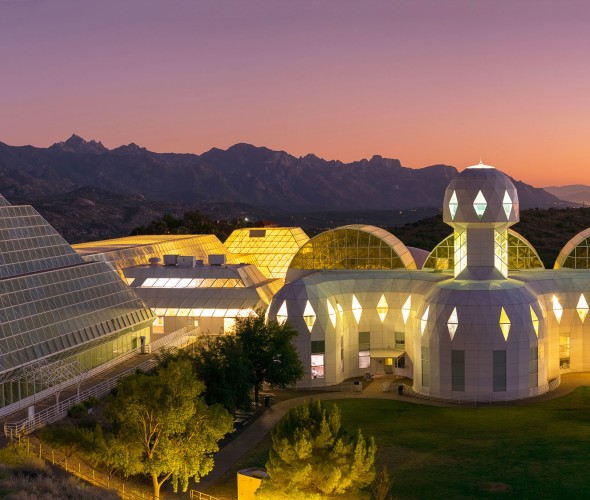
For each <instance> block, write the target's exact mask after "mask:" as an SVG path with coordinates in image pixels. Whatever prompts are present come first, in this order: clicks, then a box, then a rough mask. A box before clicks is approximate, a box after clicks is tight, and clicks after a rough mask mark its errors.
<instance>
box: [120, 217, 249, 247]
mask: <svg viewBox="0 0 590 500" xmlns="http://www.w3.org/2000/svg"><path fill="white" fill-rule="evenodd" d="M256 225H257V223H253V222H247V221H245V220H244V219H238V218H234V219H230V220H212V219H210V218H209V217H207V216H206V215H203V214H201V212H198V211H196V210H195V211H191V212H185V214H184V215H183V216H182V217H176V216H175V215H172V214H164V215H163V216H162V217H161V218H159V219H156V220H153V221H152V222H150V223H149V224H148V225H147V226H140V227H136V228H135V229H133V230H132V231H131V235H132V236H134V235H140V234H214V235H215V236H217V237H218V238H219V239H220V240H221V241H225V239H227V237H228V236H229V235H230V234H231V232H232V231H233V230H234V229H238V228H242V227H255V226H256Z"/></svg>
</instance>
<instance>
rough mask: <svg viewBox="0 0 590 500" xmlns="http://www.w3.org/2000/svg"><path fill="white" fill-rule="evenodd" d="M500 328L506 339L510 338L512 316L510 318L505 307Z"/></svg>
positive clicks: (501, 313) (502, 311)
mask: <svg viewBox="0 0 590 500" xmlns="http://www.w3.org/2000/svg"><path fill="white" fill-rule="evenodd" d="M500 329H501V330H502V335H504V340H508V334H509V333H510V318H508V314H506V311H505V310H504V308H502V310H501V311H500Z"/></svg>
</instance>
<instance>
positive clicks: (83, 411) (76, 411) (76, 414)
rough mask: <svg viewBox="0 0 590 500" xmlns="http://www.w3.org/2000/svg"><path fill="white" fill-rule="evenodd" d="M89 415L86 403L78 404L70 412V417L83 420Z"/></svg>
mask: <svg viewBox="0 0 590 500" xmlns="http://www.w3.org/2000/svg"><path fill="white" fill-rule="evenodd" d="M87 414H88V408H87V407H86V405H85V404H84V403H78V404H77V405H74V406H72V407H71V408H70V409H69V410H68V416H69V417H72V418H82V417H83V416H84V415H87Z"/></svg>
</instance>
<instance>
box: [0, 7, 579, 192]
mask: <svg viewBox="0 0 590 500" xmlns="http://www.w3.org/2000/svg"><path fill="white" fill-rule="evenodd" d="M588 25H590V4H589V3H588V2H585V1H578V0H572V1H569V2H567V3H564V2H559V1H547V0H540V1H539V0H537V1H529V0H527V1H525V0H514V1H511V2H495V1H492V0H480V1H478V2H472V1H469V0H452V1H448V2H439V1H435V0H430V1H423V2H420V1H417V2H410V1H386V0H383V1H378V0H372V1H368V2H358V1H353V0H322V1H312V0H301V1H298V2H288V1H285V0H250V1H248V2H241V1H237V0H225V1H201V2H195V1H191V0H172V1H169V2H162V1H158V0H141V1H140V0H126V1H125V2H119V1H115V0H103V1H101V2H80V1H75V0H52V1H51V2H50V1H48V0H0V62H1V63H2V66H1V68H2V78H1V79H0V117H1V118H0V141H1V142H4V143H7V144H11V145H25V144H32V145H35V146H39V147H46V146H49V145H50V144H52V143H54V142H59V141H63V140H65V139H67V138H68V137H69V136H70V135H71V134H72V133H76V134H78V135H80V136H82V137H84V138H85V139H87V140H90V139H95V140H97V141H101V142H103V144H105V146H107V147H109V148H114V147H117V146H120V145H122V144H128V143H130V142H135V143H137V144H139V145H141V146H144V147H147V148H148V149H150V150H152V151H157V152H178V153H184V152H186V153H197V154H200V153H202V152H204V151H207V150H209V149H211V148H212V147H220V148H223V149H225V148H227V147H229V146H231V145H233V144H235V143H238V142H247V143H251V144H254V145H257V146H266V147H268V148H270V149H275V150H284V151H287V152H288V153H291V154H293V155H295V156H303V155H305V154H308V153H313V154H316V155H317V156H320V157H322V158H326V159H338V160H342V161H347V162H348V161H354V160H358V159H361V158H370V157H371V156H373V155H374V154H379V155H382V156H384V157H389V158H397V159H399V160H400V161H401V163H402V164H403V165H404V166H407V167H414V168H417V167H423V166H427V165H432V164H438V163H444V164H448V165H453V166H455V167H457V168H459V169H460V170H461V169H463V168H464V167H466V166H468V165H472V164H474V163H477V162H478V161H479V159H480V158H481V159H483V161H484V163H486V164H489V165H494V166H496V167H497V168H500V169H502V170H503V171H505V172H506V173H508V174H509V175H511V176H512V177H514V178H516V179H519V180H524V181H525V182H528V183H531V184H533V185H535V186H549V185H565V184H590V160H589V152H590V142H589V140H588V139H589V138H590V92H588V89H590V64H588V63H589V61H588V54H590V30H588V29H587V26H588Z"/></svg>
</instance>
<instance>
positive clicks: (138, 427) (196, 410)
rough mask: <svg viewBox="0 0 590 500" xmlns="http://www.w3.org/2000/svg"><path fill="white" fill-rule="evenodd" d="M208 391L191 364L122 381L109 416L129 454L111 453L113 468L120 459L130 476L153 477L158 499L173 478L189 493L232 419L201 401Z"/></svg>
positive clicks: (181, 362)
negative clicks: (161, 490) (167, 482)
mask: <svg viewBox="0 0 590 500" xmlns="http://www.w3.org/2000/svg"><path fill="white" fill-rule="evenodd" d="M203 390H204V385H203V383H202V382H201V381H199V380H196V379H195V377H194V375H193V371H192V368H191V364H190V361H188V360H178V361H172V362H170V363H168V364H167V366H165V367H162V368H161V369H160V370H158V372H157V373H156V374H155V375H145V374H141V373H139V374H136V375H134V376H131V377H127V378H124V379H121V380H120V381H119V383H118V384H117V392H116V395H115V396H114V397H113V398H112V399H111V400H110V401H109V402H108V404H107V408H106V415H107V417H108V418H109V419H110V420H111V421H112V422H113V423H114V427H115V430H116V432H115V434H116V437H117V439H118V440H119V442H120V443H122V444H124V446H125V448H126V449H127V453H123V454H121V453H118V452H117V453H113V454H111V455H110V456H109V460H110V466H111V467H113V466H114V465H115V464H113V462H112V461H113V460H114V461H117V457H120V460H121V461H122V462H123V463H122V464H121V467H122V468H123V470H124V471H125V474H126V475H131V474H147V475H149V476H150V477H151V479H152V483H153V488H154V497H155V498H159V496H160V488H161V487H162V485H163V484H164V483H165V482H166V481H167V480H168V479H170V478H171V479H172V483H173V487H174V491H175V492H176V491H177V490H178V483H179V481H180V483H181V486H182V490H183V491H186V490H187V488H188V480H189V478H191V477H194V478H195V479H196V480H197V481H198V480H199V479H200V478H201V477H202V476H204V475H205V474H207V473H208V472H209V471H210V470H211V469H212V468H213V456H212V454H213V453H214V452H215V451H217V450H218V449H219V447H218V445H217V443H218V441H219V440H220V439H221V438H223V437H224V436H225V435H226V434H227V433H228V432H230V431H231V430H232V428H233V419H232V417H231V416H230V415H229V414H228V413H227V411H226V410H224V409H223V408H222V407H220V406H218V405H215V406H207V405H206V404H205V402H204V401H203V399H202V398H200V397H199V395H200V394H201V393H202V392H203Z"/></svg>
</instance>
